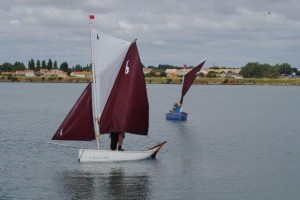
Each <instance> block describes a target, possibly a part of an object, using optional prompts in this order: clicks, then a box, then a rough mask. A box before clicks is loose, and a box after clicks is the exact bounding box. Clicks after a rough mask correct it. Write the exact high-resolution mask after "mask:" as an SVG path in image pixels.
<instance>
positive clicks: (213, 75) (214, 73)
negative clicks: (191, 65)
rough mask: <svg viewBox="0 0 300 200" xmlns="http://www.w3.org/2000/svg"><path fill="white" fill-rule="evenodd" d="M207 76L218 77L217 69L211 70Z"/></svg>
mask: <svg viewBox="0 0 300 200" xmlns="http://www.w3.org/2000/svg"><path fill="white" fill-rule="evenodd" d="M206 77H207V78H216V77H217V72H215V71H209V72H208V73H207V75H206Z"/></svg>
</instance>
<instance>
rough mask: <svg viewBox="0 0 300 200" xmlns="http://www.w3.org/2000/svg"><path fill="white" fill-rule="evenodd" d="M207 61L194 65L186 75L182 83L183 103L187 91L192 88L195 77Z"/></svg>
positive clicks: (181, 100)
mask: <svg viewBox="0 0 300 200" xmlns="http://www.w3.org/2000/svg"><path fill="white" fill-rule="evenodd" d="M204 63H205V61H203V62H202V63H200V64H199V65H197V66H196V67H194V68H193V69H192V70H191V71H189V72H188V73H187V74H186V75H185V76H184V81H183V84H182V92H181V99H180V103H181V104H182V102H183V97H184V95H185V94H186V93H187V91H188V90H189V89H190V87H191V85H192V84H193V82H194V80H195V78H196V77H197V75H198V73H199V71H200V70H201V68H202V67H203V65H204Z"/></svg>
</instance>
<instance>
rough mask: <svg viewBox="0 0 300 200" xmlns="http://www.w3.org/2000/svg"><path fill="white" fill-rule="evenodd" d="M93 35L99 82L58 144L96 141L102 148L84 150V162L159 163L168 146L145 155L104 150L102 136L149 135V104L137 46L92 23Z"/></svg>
mask: <svg viewBox="0 0 300 200" xmlns="http://www.w3.org/2000/svg"><path fill="white" fill-rule="evenodd" d="M90 19H94V17H92V18H91V17H90ZM90 35H91V38H90V42H91V49H92V51H91V57H92V58H91V59H92V67H93V82H92V83H89V84H88V85H87V87H86V88H85V90H84V91H83V93H82V94H81V96H80V97H79V99H78V100H77V102H76V103H75V105H74V106H73V108H72V109H71V111H70V112H69V114H68V115H67V116H66V118H65V120H64V121H63V122H62V124H61V125H60V127H59V128H58V130H57V131H56V133H55V134H54V136H53V137H52V140H78V141H92V140H96V148H93V149H88V148H80V149H79V161H80V162H107V161H130V160H141V159H147V158H155V157H156V154H157V153H158V151H159V150H160V149H161V148H162V146H163V145H164V144H165V143H166V141H165V142H162V143H159V144H157V145H155V146H154V147H152V148H149V149H146V150H141V151H111V150H102V149H100V143H99V141H100V134H101V135H102V134H107V133H116V132H126V133H131V134H137V135H147V134H148V127H149V104H148V97H147V91H146V83H145V79H144V74H143V71H142V64H141V61H140V57H139V53H138V49H137V45H136V40H134V41H133V42H128V41H125V40H121V39H118V38H115V37H112V36H110V35H107V34H104V33H101V32H98V31H97V30H95V29H93V28H92V23H91V22H90ZM48 143H54V142H48ZM54 144H57V143H54Z"/></svg>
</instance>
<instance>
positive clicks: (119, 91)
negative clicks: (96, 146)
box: [100, 43, 149, 135]
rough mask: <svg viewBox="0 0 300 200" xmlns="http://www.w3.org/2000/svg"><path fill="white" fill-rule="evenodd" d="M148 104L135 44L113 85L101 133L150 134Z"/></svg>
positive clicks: (103, 115) (101, 121)
mask: <svg viewBox="0 0 300 200" xmlns="http://www.w3.org/2000/svg"><path fill="white" fill-rule="evenodd" d="M148 121H149V104H148V97H147V91H146V83H145V78H144V74H143V70H142V63H141V60H140V57H139V53H138V49H137V45H136V43H133V44H132V45H131V46H130V48H129V50H128V52H127V55H126V56H125V59H124V61H123V64H122V66H121V68H120V71H119V73H118V76H117V79H116V81H115V83H114V85H113V88H112V90H111V93H110V95H109V98H108V100H107V103H106V105H105V107H104V109H103V112H102V115H101V118H100V133H101V134H104V133H113V132H127V133H132V134H138V135H147V134H148V127H149V122H148Z"/></svg>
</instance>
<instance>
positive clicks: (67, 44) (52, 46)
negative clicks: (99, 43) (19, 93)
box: [0, 0, 300, 68]
mask: <svg viewBox="0 0 300 200" xmlns="http://www.w3.org/2000/svg"><path fill="white" fill-rule="evenodd" d="M299 10H300V1H298V0H285V1H282V0H226V1H221V0H218V1H217V0H1V6H0V11H1V12H0V26H1V29H0V42H1V43H0V44H1V48H0V64H2V63H4V62H10V63H12V64H13V63H14V62H15V61H21V62H24V64H25V65H26V66H27V64H28V61H29V60H30V59H31V58H33V59H34V60H37V59H39V60H46V61H48V59H49V58H51V59H52V61H54V60H57V61H58V64H59V65H60V63H62V62H63V61H66V62H68V63H69V67H71V66H73V65H76V64H80V65H83V66H85V65H86V64H89V63H90V46H89V18H88V15H89V14H94V15H95V20H94V21H93V26H94V28H95V29H97V30H98V31H102V32H105V33H108V34H111V35H113V36H116V37H119V38H121V39H125V40H128V41H132V40H133V39H134V38H137V39H138V41H137V45H138V49H139V52H140V57H141V60H142V63H143V64H144V65H146V66H149V65H151V66H158V65H159V64H171V65H176V66H183V65H184V64H187V65H188V66H194V65H196V64H199V63H200V62H202V61H203V60H206V64H205V67H211V66H220V67H221V66H226V67H242V66H244V65H245V64H247V63H248V62H259V63H268V64H271V65H275V64H277V63H280V64H281V63H289V64H291V66H292V67H299V68H300V12H299Z"/></svg>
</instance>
